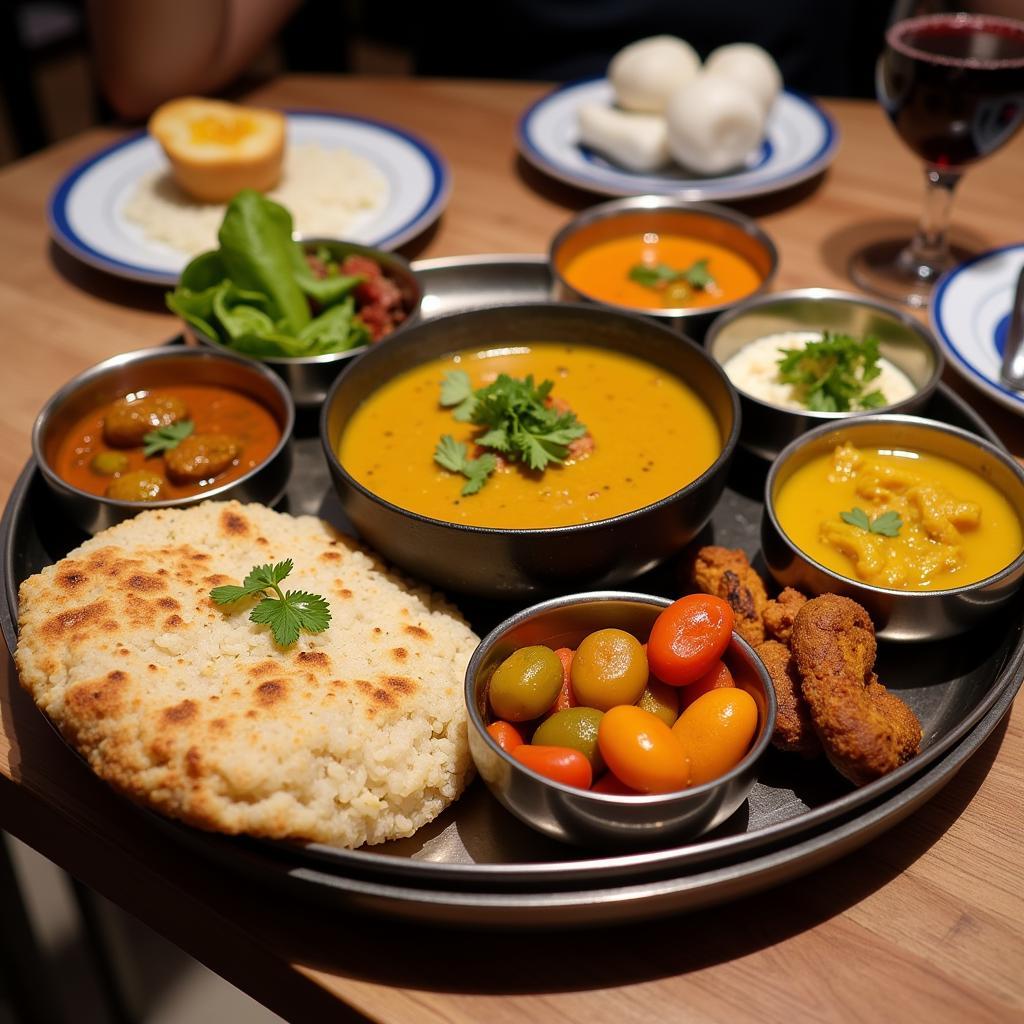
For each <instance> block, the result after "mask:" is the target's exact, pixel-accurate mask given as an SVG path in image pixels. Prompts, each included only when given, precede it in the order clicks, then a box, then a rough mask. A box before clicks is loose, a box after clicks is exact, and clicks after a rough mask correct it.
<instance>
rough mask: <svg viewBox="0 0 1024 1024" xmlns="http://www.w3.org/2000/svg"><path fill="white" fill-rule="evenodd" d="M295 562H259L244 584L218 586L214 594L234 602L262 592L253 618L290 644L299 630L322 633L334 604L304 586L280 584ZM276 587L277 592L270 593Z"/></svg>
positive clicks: (216, 598) (282, 642) (283, 643)
mask: <svg viewBox="0 0 1024 1024" xmlns="http://www.w3.org/2000/svg"><path fill="white" fill-rule="evenodd" d="M293 568H294V564H293V563H292V560H291V559H290V558H286V559H285V560H284V561H283V562H278V563H277V565H269V564H268V565H257V566H254V567H253V568H252V569H250V570H249V575H248V576H246V577H245V579H244V580H243V581H242V585H241V586H240V587H236V586H226V587H214V588H213V590H211V591H210V597H211V598H213V600H214V601H216V602H217V604H234V603H235V601H241V600H242V598H245V597H255V596H256V595H257V594H258V595H259V596H260V600H259V602H258V603H257V604H256V605H255V606H254V607H253V609H252V611H250V612H249V618H250V619H251V620H252V621H253V622H258V623H260V624H261V625H268V626H270V629H271V632H272V633H273V634H274V639H275V640H276V641H277V642H278V643H279V644H280V645H281V646H282V647H287V646H289V644H293V643H295V641H296V640H298V639H299V632H300V631H301V630H305V631H306V632H307V633H322V632H323V631H324V630H325V629H326V628H327V624H328V623H329V622H330V621H331V608H330V605H329V604H328V603H327V602H326V601H325V600H324V599H323V598H322V597H321V596H320V595H319V594H309V593H306V591H304V590H289V591H288V592H287V593H285V592H284V591H282V590H281V588H280V587H279V586H278V584H279V583H280V582H281V581H282V580H283V579H284V578H285V577H286V576H287V575H288V574H289V573H290V572H291V571H292V569H293ZM267 590H272V591H273V592H274V594H275V595H276V596H274V597H271V596H270V595H268V594H267V593H266V591H267Z"/></svg>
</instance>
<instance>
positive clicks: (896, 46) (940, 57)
mask: <svg viewBox="0 0 1024 1024" xmlns="http://www.w3.org/2000/svg"><path fill="white" fill-rule="evenodd" d="M878 98H879V100H880V102H881V104H882V106H883V107H884V108H885V111H886V113H887V114H888V115H889V119H890V120H891V121H892V123H893V125H894V126H895V128H896V131H897V132H899V134H900V136H901V137H902V138H903V140H904V141H905V142H906V143H907V145H908V146H910V148H911V149H913V150H914V152H915V153H917V154H918V155H919V156H921V157H923V158H924V160H926V161H927V162H928V163H930V164H932V165H934V166H936V167H939V168H957V167H962V166H963V165H965V164H969V163H972V162H973V161H975V160H978V159H980V158H981V157H984V156H988V154H989V153H991V152H992V151H993V150H995V149H998V148H999V147H1000V146H1002V145H1003V144H1004V143H1005V142H1008V141H1009V140H1010V138H1011V137H1012V136H1013V134H1014V133H1015V132H1016V131H1017V129H1018V128H1020V126H1021V124H1022V123H1024V22H1020V21H1014V20H1012V19H1010V18H996V17H989V16H985V15H970V14H937V15H928V16H926V17H922V18H908V19H907V20H906V21H899V22H897V23H896V24H895V25H893V26H892V27H891V28H890V29H889V31H888V33H886V49H885V53H884V54H883V55H882V59H881V61H880V62H879V67H878Z"/></svg>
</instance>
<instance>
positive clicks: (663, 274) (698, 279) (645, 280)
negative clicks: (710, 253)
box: [629, 259, 715, 291]
mask: <svg viewBox="0 0 1024 1024" xmlns="http://www.w3.org/2000/svg"><path fill="white" fill-rule="evenodd" d="M629 279H630V280H631V281H635V282H636V283H637V284H640V285H643V286H644V287H645V288H652V289H654V290H655V291H662V290H664V289H665V288H667V287H668V285H670V284H674V283H675V282H676V281H682V282H683V283H684V284H688V285H689V286H690V287H691V288H694V289H696V290H697V291H705V290H706V289H707V288H709V287H710V286H712V285H713V284H714V283H715V279H714V278H713V277H712V276H711V272H710V271H709V270H708V261H707V260H706V259H703V260H697V261H696V262H695V263H693V264H692V265H691V266H689V267H686V268H684V269H683V270H676V269H675V268H674V267H670V266H669V265H668V264H667V263H655V264H654V265H653V266H651V265H648V264H646V263H636V264H634V265H633V266H632V267H630V268H629Z"/></svg>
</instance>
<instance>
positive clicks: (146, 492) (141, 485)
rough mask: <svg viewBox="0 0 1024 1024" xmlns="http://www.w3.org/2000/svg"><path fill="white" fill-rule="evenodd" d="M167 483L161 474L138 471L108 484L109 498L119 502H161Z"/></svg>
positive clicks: (116, 478)
mask: <svg viewBox="0 0 1024 1024" xmlns="http://www.w3.org/2000/svg"><path fill="white" fill-rule="evenodd" d="M165 485H166V481H165V480H164V478H163V477H162V476H161V475H160V474H159V473H150V472H149V470H146V469H137V470H136V471H135V472H134V473H125V474H124V476H119V477H115V478H114V479H113V480H111V481H110V483H109V484H107V497H108V498H116V499H117V500H118V501H159V500H160V495H161V494H162V492H163V489H164V486H165Z"/></svg>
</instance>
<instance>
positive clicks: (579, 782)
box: [512, 743, 594, 789]
mask: <svg viewBox="0 0 1024 1024" xmlns="http://www.w3.org/2000/svg"><path fill="white" fill-rule="evenodd" d="M512 756H513V757H514V758H515V759H516V760H517V761H519V762H521V763H522V764H525V765H526V767H527V768H532V769H533V770H534V771H535V772H536V773H537V774H538V775H543V776H544V777H545V778H547V779H553V780H554V781H555V782H561V783H562V784H563V785H565V786H576V787H577V788H579V789H590V783H591V782H592V781H593V778H594V773H593V771H592V770H591V767H590V762H589V761H588V760H587V759H586V758H585V757H584V756H583V755H582V754H581V753H580V752H579V751H578V750H572V749H570V748H569V747H543V746H536V745H534V744H531V743H524V744H523V745H522V746H521V747H516V749H515V750H513V751H512Z"/></svg>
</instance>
